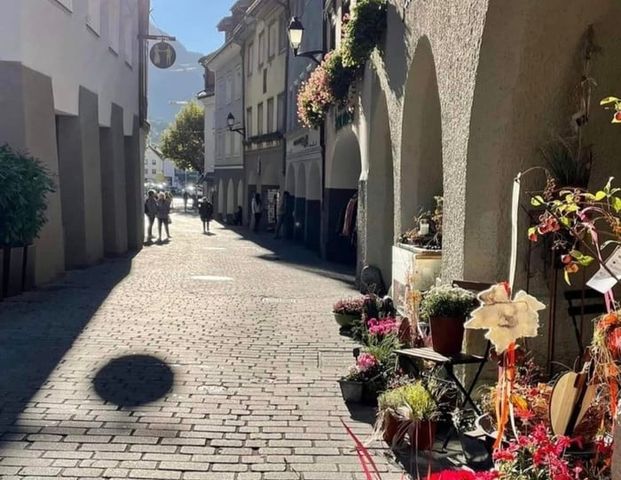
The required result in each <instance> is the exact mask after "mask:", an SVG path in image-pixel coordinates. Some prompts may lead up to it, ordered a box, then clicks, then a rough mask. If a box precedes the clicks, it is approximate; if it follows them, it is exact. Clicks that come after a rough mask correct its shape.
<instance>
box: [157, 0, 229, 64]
mask: <svg viewBox="0 0 621 480" xmlns="http://www.w3.org/2000/svg"><path fill="white" fill-rule="evenodd" d="M233 3H234V0H151V22H153V23H154V24H155V25H156V26H157V27H159V28H161V29H162V30H165V31H166V32H168V33H169V34H170V35H173V36H175V37H177V40H178V41H179V42H181V43H182V44H183V45H184V46H185V48H187V49H188V50H191V51H194V52H199V53H202V54H205V53H209V52H211V51H212V50H215V49H216V48H218V47H219V46H220V45H221V44H222V42H223V40H224V36H223V34H222V33H221V32H218V30H217V29H216V25H217V24H218V22H219V21H220V19H222V17H225V16H227V15H228V14H229V13H230V8H231V6H232V5H233Z"/></svg>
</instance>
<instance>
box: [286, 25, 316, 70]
mask: <svg viewBox="0 0 621 480" xmlns="http://www.w3.org/2000/svg"><path fill="white" fill-rule="evenodd" d="M287 32H288V34H289V43H290V44H291V48H292V49H293V54H294V55H295V56H296V57H306V58H310V59H311V60H312V61H314V62H315V63H317V64H318V65H319V64H320V63H321V59H322V58H323V56H324V55H325V53H326V52H324V51H323V50H310V51H308V52H300V51H299V48H300V45H302V40H303V38H304V25H302V22H301V21H300V19H299V18H298V17H291V21H290V22H289V27H288V28H287ZM315 55H319V56H320V58H319V59H317V57H316V56H315Z"/></svg>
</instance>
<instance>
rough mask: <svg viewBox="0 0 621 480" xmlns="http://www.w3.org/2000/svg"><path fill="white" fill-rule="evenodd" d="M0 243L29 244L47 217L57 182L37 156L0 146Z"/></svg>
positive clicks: (11, 244) (12, 244)
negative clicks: (47, 210)
mask: <svg viewBox="0 0 621 480" xmlns="http://www.w3.org/2000/svg"><path fill="white" fill-rule="evenodd" d="M0 185H1V186H2V187H1V188H0V245H10V246H21V245H29V244H30V243H32V242H33V240H34V239H35V238H37V236H38V235H39V232H40V231H41V228H43V225H44V224H45V222H46V221H47V218H46V217H45V210H46V208H47V203H46V199H47V194H48V193H51V192H53V191H54V182H53V181H52V179H51V178H50V176H49V175H48V173H47V171H46V170H45V168H44V167H43V165H42V164H41V162H39V161H38V160H37V159H35V158H33V157H31V156H29V155H25V154H22V153H18V152H15V151H13V150H12V149H11V148H10V147H9V146H8V145H3V146H0Z"/></svg>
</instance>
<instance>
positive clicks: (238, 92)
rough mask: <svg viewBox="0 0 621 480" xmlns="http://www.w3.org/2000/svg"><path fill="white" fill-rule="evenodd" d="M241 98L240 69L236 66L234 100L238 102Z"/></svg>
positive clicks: (239, 66)
mask: <svg viewBox="0 0 621 480" xmlns="http://www.w3.org/2000/svg"><path fill="white" fill-rule="evenodd" d="M241 96H242V69H241V65H238V66H237V68H236V69H235V100H239V99H240V98H241Z"/></svg>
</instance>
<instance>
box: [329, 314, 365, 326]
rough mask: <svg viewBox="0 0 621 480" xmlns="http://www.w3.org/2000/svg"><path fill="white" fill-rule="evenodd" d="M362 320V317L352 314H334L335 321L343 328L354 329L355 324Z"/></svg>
mask: <svg viewBox="0 0 621 480" xmlns="http://www.w3.org/2000/svg"><path fill="white" fill-rule="evenodd" d="M359 318H360V315H354V314H351V313H336V312H334V320H336V323H338V324H339V326H341V327H345V328H348V327H352V326H353V325H354V322H355V321H356V320H358V319H359Z"/></svg>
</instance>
